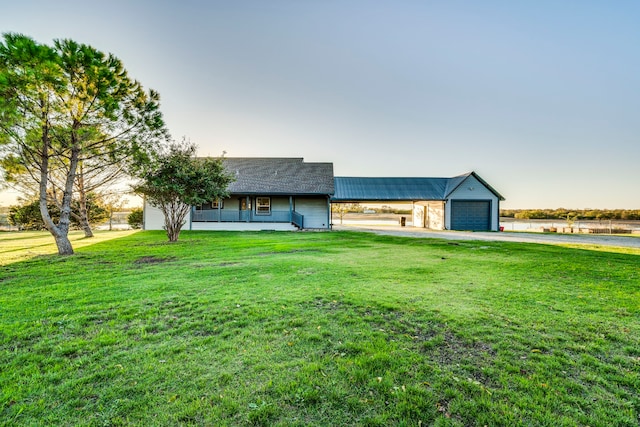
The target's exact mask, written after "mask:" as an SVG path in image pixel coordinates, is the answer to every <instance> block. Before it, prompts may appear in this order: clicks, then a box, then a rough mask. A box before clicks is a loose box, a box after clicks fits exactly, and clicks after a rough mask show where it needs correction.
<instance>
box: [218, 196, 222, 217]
mask: <svg viewBox="0 0 640 427" xmlns="http://www.w3.org/2000/svg"><path fill="white" fill-rule="evenodd" d="M221 217H222V200H218V222H222V218H221Z"/></svg>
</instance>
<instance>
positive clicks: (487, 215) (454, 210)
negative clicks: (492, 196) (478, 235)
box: [451, 200, 491, 231]
mask: <svg viewBox="0 0 640 427" xmlns="http://www.w3.org/2000/svg"><path fill="white" fill-rule="evenodd" d="M451 229H452V230H466V231H489V230H491V200H452V201H451Z"/></svg>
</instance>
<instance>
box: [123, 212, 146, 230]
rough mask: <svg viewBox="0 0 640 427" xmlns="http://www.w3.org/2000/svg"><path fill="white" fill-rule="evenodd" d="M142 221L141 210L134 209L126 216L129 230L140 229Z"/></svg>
mask: <svg viewBox="0 0 640 427" xmlns="http://www.w3.org/2000/svg"><path fill="white" fill-rule="evenodd" d="M142 221H143V212H142V209H134V210H132V211H131V213H130V214H129V215H128V216H127V222H128V223H129V225H130V226H131V228H134V229H139V228H142Z"/></svg>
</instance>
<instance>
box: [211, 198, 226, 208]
mask: <svg viewBox="0 0 640 427" xmlns="http://www.w3.org/2000/svg"><path fill="white" fill-rule="evenodd" d="M223 207H224V206H223V205H222V200H220V199H215V200H214V201H212V202H211V209H218V208H220V209H222V208H223Z"/></svg>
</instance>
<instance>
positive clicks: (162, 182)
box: [134, 141, 233, 242]
mask: <svg viewBox="0 0 640 427" xmlns="http://www.w3.org/2000/svg"><path fill="white" fill-rule="evenodd" d="M196 148H197V147H196V146H195V145H194V144H192V143H190V142H188V141H182V143H176V142H174V143H172V144H171V145H170V146H169V148H168V150H167V151H166V152H165V153H162V154H160V155H159V156H158V157H157V158H156V159H155V160H154V161H153V162H151V164H150V165H149V168H148V170H147V171H145V172H143V173H142V174H141V182H140V183H139V184H138V185H136V186H135V187H134V191H135V192H136V193H138V194H141V195H143V196H145V198H146V200H147V201H148V202H149V204H151V205H152V206H155V207H157V208H159V209H160V210H161V211H162V213H163V214H164V228H165V230H166V231H167V237H168V238H169V241H171V242H175V241H177V240H178V237H179V236H180V230H181V229H182V226H183V225H184V223H185V220H184V218H185V217H186V215H187V213H188V212H189V209H190V208H191V206H193V205H199V204H202V203H206V202H208V201H211V200H214V199H221V198H223V197H226V196H227V194H228V193H227V187H228V186H229V183H230V182H231V181H232V180H233V177H232V175H231V174H229V173H228V172H227V171H225V169H224V166H223V165H222V158H211V157H207V158H197V157H195V153H196Z"/></svg>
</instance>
